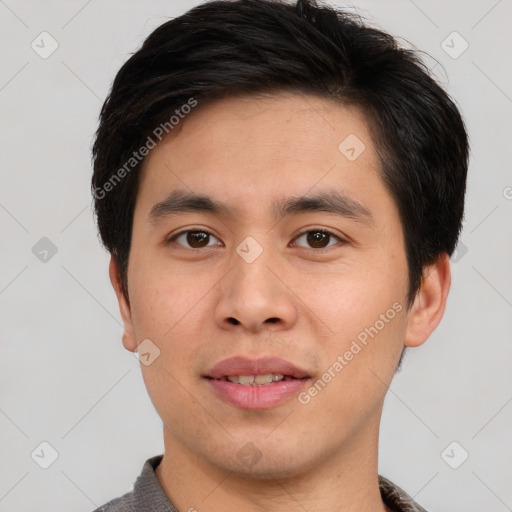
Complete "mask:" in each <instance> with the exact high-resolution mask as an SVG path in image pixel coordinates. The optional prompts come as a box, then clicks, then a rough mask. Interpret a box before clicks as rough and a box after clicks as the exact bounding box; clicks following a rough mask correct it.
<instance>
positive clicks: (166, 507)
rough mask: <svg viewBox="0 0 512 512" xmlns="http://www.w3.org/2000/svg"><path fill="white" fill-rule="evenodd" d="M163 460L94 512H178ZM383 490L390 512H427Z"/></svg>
mask: <svg viewBox="0 0 512 512" xmlns="http://www.w3.org/2000/svg"><path fill="white" fill-rule="evenodd" d="M162 457H163V455H156V456H155V457H152V458H150V459H148V460H147V461H146V462H145V464H144V466H143V468H142V472H141V474H140V475H139V476H138V478H137V481H136V482H135V485H134V486H133V491H130V492H128V493H126V494H124V495H123V496H121V497H119V498H115V499H113V500H111V501H109V502H108V503H106V504H105V505H103V506H102V507H100V508H97V509H96V510H95V511H94V512H178V511H177V510H176V508H174V506H173V504H172V503H171V502H170V501H169V498H168V497H167V496H166V495H165V493H164V491H163V489H162V487H161V486H160V482H159V481H158V479H157V477H156V474H155V469H156V467H157V466H158V464H160V461H161V460H162ZM379 487H380V493H381V496H382V501H383V502H384V503H385V504H386V506H388V507H389V508H390V509H392V510H395V511H396V512H427V511H426V510H425V509H424V508H423V507H421V506H420V505H418V504H417V503H416V502H415V501H414V500H413V499H412V498H411V497H410V496H409V495H408V494H406V493H405V492H404V491H403V490H402V489H400V487H398V486H396V485H395V484H394V483H393V482H391V481H390V480H388V479H387V478H384V477H383V476H379ZM192 510H194V509H193V508H192Z"/></svg>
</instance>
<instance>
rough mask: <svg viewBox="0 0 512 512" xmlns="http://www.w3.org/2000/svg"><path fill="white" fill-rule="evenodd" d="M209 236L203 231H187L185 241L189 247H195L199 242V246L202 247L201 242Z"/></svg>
mask: <svg viewBox="0 0 512 512" xmlns="http://www.w3.org/2000/svg"><path fill="white" fill-rule="evenodd" d="M209 236H210V235H209V234H208V233H205V232H204V231H189V232H188V233H187V243H188V244H189V245H190V246H191V247H196V244H199V247H204V245H202V242H204V241H205V240H208V238H209Z"/></svg>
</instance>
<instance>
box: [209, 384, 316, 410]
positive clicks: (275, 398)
mask: <svg viewBox="0 0 512 512" xmlns="http://www.w3.org/2000/svg"><path fill="white" fill-rule="evenodd" d="M208 380H209V381H210V384H211V385H212V387H213V389H214V390H215V392H216V393H217V394H218V395H219V396H220V397H221V398H222V399H223V400H225V401H226V402H228V403H230V404H232V405H234V406H236V407H240V408H241V409H270V408H271V407H274V406H276V405H278V404H280V403H281V402H283V401H285V400H286V399H288V398H290V397H291V396H294V395H296V394H297V393H299V392H300V390H301V389H302V388H303V387H304V386H305V385H306V382H307V381H308V380H309V379H292V380H281V381H279V382H272V383H271V384H263V385H261V386H246V385H244V384H233V383H232V382H229V381H228V380H216V379H208Z"/></svg>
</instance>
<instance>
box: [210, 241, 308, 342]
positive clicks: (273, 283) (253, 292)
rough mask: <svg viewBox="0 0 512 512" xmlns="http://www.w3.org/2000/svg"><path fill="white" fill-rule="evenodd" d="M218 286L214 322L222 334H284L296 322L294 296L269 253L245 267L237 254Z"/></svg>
mask: <svg viewBox="0 0 512 512" xmlns="http://www.w3.org/2000/svg"><path fill="white" fill-rule="evenodd" d="M232 261H233V265H232V267H231V271H230V272H228V273H227V275H226V276H225V277H224V279H222V280H221V281H220V283H219V288H220V297H219V300H218V302H217V303H216V308H215V322H216V323H217V325H218V326H219V327H221V328H222V329H225V330H246V331H248V332H253V333H255V332H258V331H261V330H265V329H269V330H274V331H275V330H287V329H290V328H291V327H292V326H293V325H294V324H295V323H296V322H297V311H298V309H297V307H296V302H295V300H294V298H295V296H294V295H293V292H292V291H291V290H290V287H289V286H288V285H287V284H286V282H285V281H284V273H283V272H282V270H281V271H279V268H278V265H277V263H276V259H275V258H274V257H273V256H272V254H271V251H270V250H266V249H265V250H264V251H263V253H262V254H261V255H260V256H259V257H258V258H257V259H256V260H255V261H253V262H251V263H248V262H247V261H245V260H244V259H243V258H242V257H240V256H239V255H238V254H237V253H235V254H234V255H233V258H232Z"/></svg>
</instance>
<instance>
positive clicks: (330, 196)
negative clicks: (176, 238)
mask: <svg viewBox="0 0 512 512" xmlns="http://www.w3.org/2000/svg"><path fill="white" fill-rule="evenodd" d="M187 212H199V213H209V214H212V215H224V216H230V215H233V212H232V210H231V209H230V208H229V206H228V205H227V204H225V203H223V202H221V201H218V200H216V199H214V198H212V197H209V196H206V195H203V194H195V193H192V192H188V191H186V190H180V189H178V190H174V191H173V192H171V193H170V194H169V195H168V196H167V197H166V198H165V199H164V200H163V201H160V202H159V203H156V204H155V205H154V206H153V207H152V208H151V211H150V212H149V216H148V220H149V221H150V222H151V223H152V224H156V223H157V222H158V221H159V220H160V219H163V218H167V217H172V216H174V215H179V214H181V213H187ZM271 212H272V215H273V216H274V218H275V219H282V218H284V217H287V216H292V215H301V214H305V213H310V212H327V213H333V214H335V215H338V216H340V217H345V218H350V219H352V220H355V221H358V222H364V223H366V224H373V223H374V218H373V216H372V214H371V212H370V210H369V209H368V208H366V207H365V206H364V205H362V204H361V203H359V202H358V201H356V200H354V199H352V198H350V197H348V196H346V195H344V194H342V193H341V192H339V191H337V190H327V191H323V192H319V193H316V194H314V195H309V196H299V197H289V198H285V199H282V200H280V201H274V202H272V205H271Z"/></svg>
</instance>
